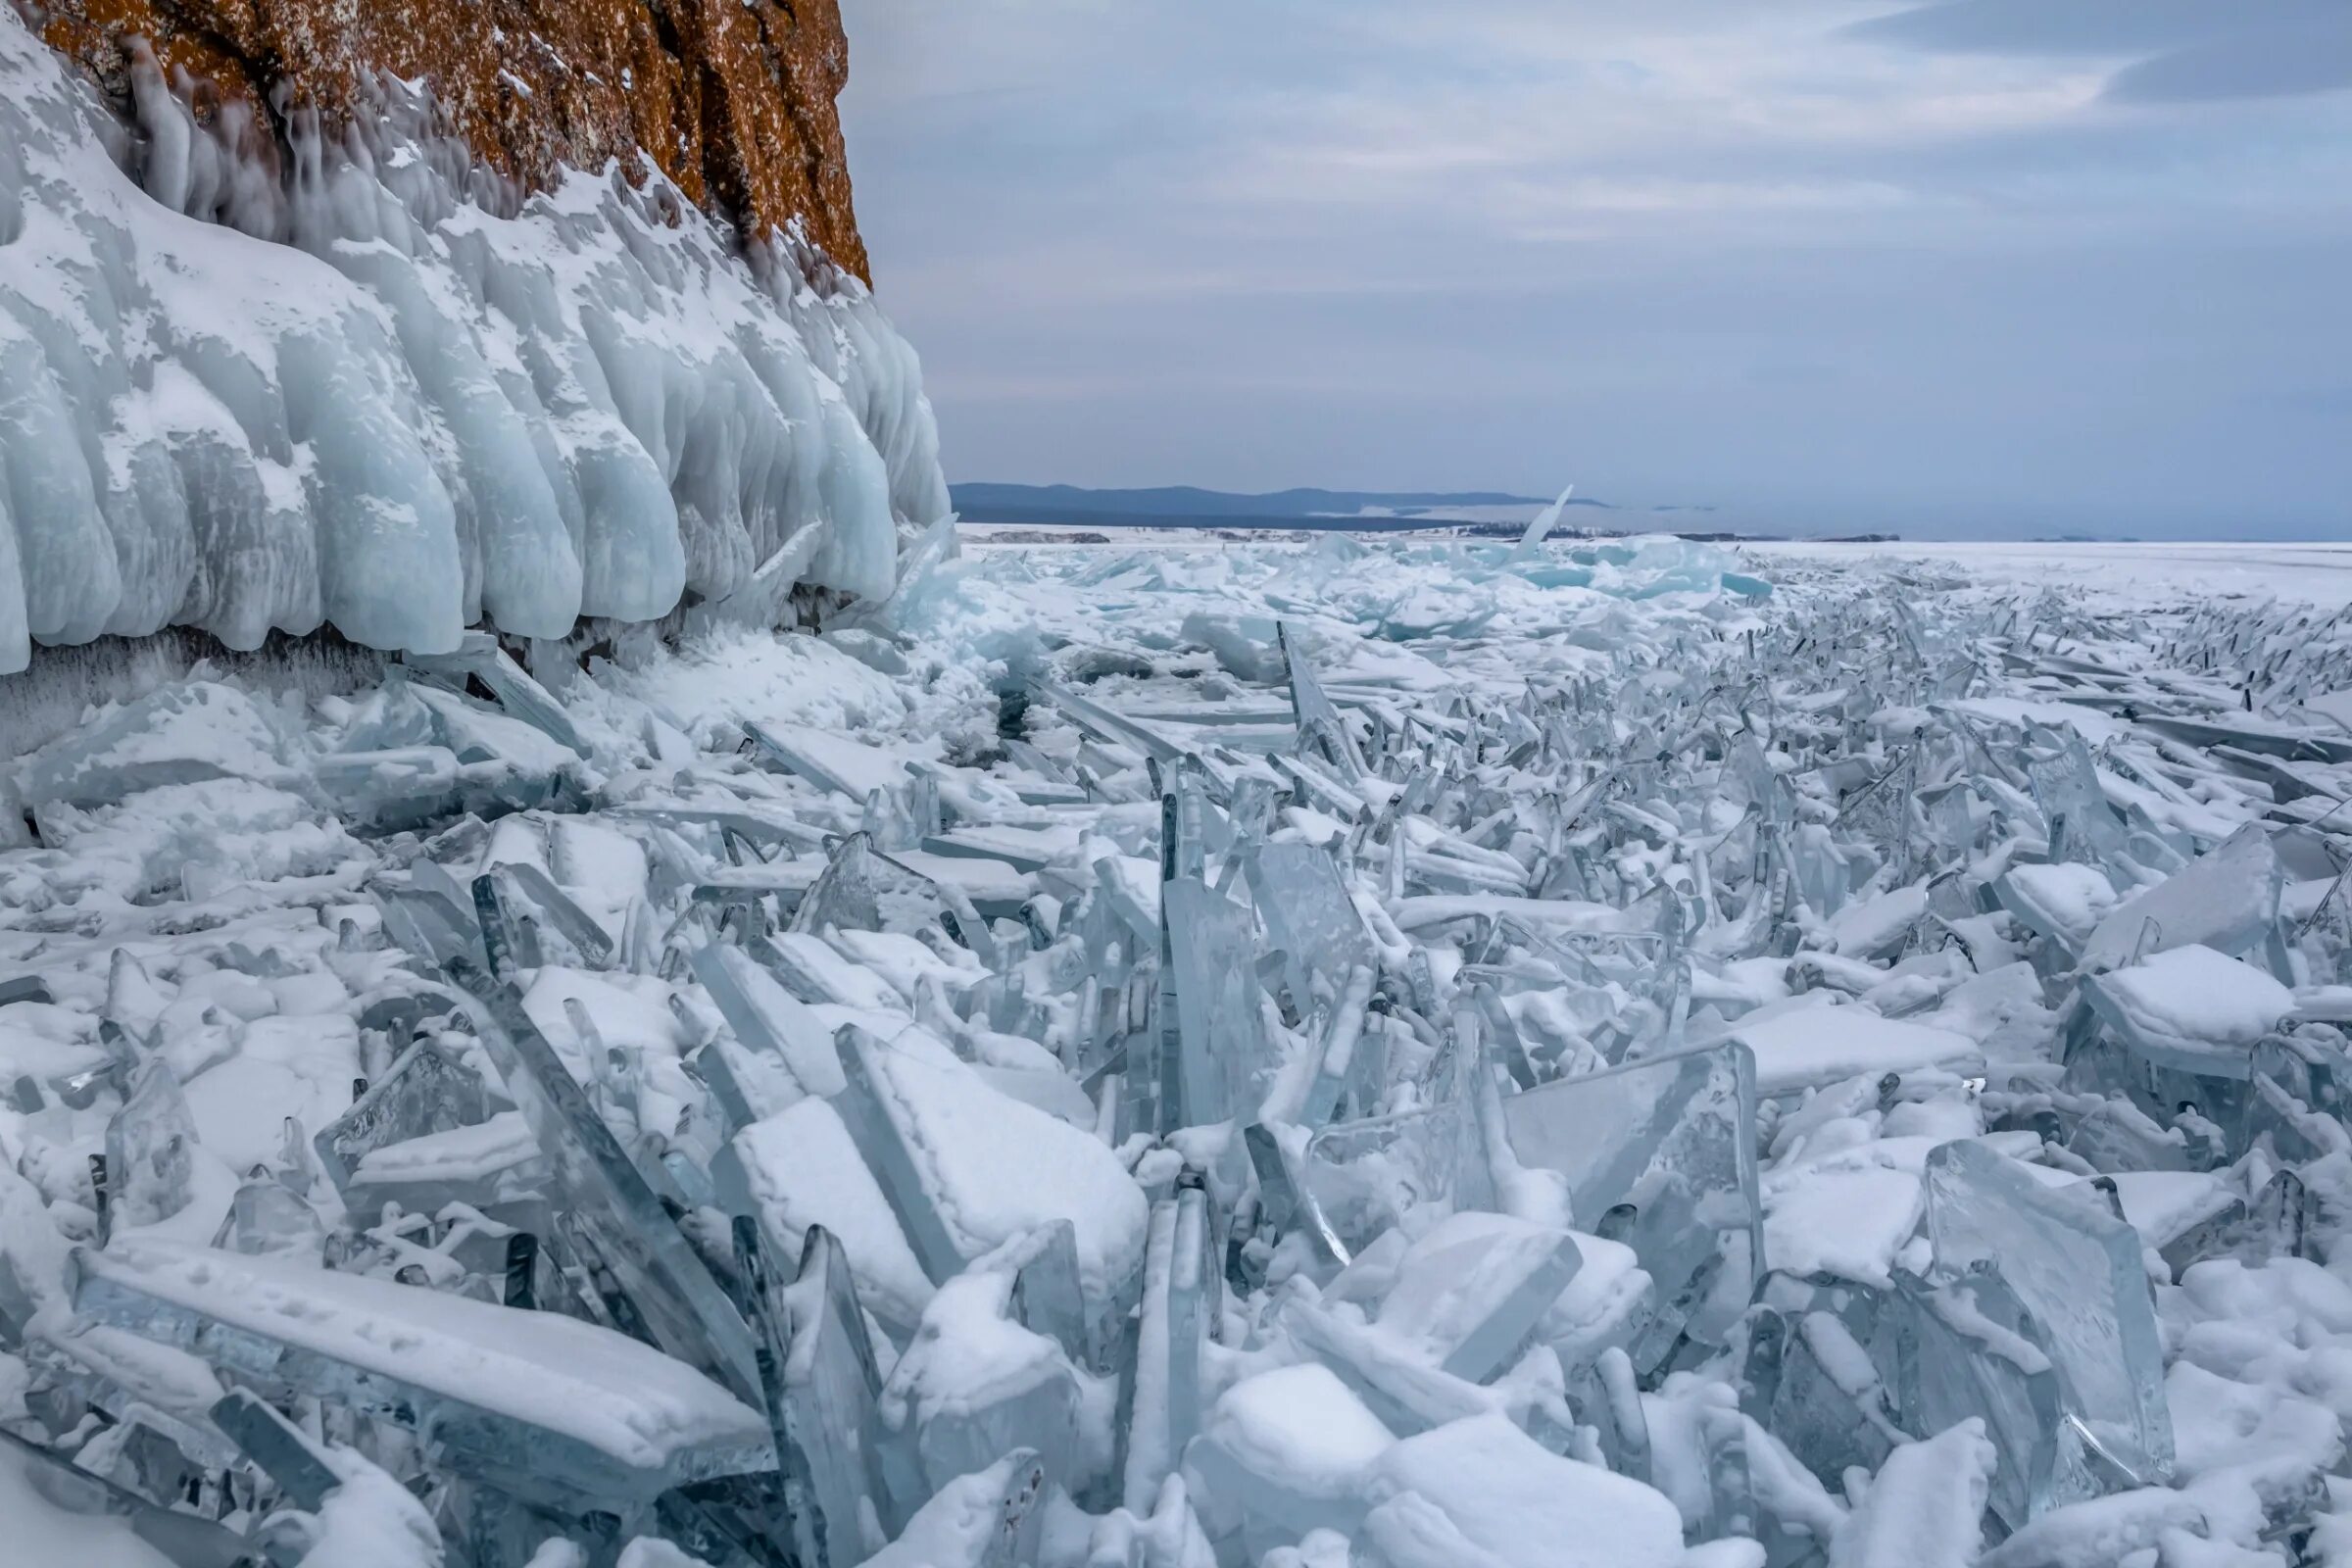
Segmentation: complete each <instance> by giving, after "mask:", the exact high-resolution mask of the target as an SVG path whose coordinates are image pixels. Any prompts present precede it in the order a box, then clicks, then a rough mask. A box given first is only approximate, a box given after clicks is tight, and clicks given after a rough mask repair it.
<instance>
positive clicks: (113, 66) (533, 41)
mask: <svg viewBox="0 0 2352 1568" xmlns="http://www.w3.org/2000/svg"><path fill="white" fill-rule="evenodd" d="M35 19H36V21H37V22H38V24H39V25H40V26H41V30H42V33H43V35H44V36H45V37H46V38H47V39H48V41H49V43H50V44H51V45H52V46H53V47H55V48H57V49H59V50H61V51H63V52H64V53H66V54H67V55H69V56H71V57H72V58H73V59H74V60H75V61H77V62H79V63H80V64H81V66H82V67H83V68H84V69H85V70H86V71H87V73H89V74H90V76H91V77H92V78H93V79H94V80H95V81H96V82H97V84H98V86H99V87H100V89H101V90H102V91H104V92H106V93H107V94H108V95H110V96H111V97H112V98H113V99H114V100H115V101H116V103H117V105H118V107H120V108H122V109H123V111H124V113H125V118H126V119H135V118H136V117H135V116H133V115H132V114H131V109H132V104H133V100H134V99H135V98H136V96H137V95H138V93H139V91H140V90H141V88H142V86H145V87H146V89H147V90H150V91H152V90H155V88H156V87H158V86H160V87H161V88H162V89H163V90H168V91H170V92H172V93H173V94H174V95H176V96H177V97H179V98H180V99H181V100H182V101H183V102H184V103H185V104H186V105H187V107H189V108H190V109H192V110H193V111H194V113H195V115H196V119H197V121H198V123H199V124H201V125H205V126H207V127H208V128H212V129H213V130H214V132H215V134H216V135H219V134H221V131H222V129H223V128H224V127H225V128H227V129H229V130H231V131H232V132H233V137H234V139H235V140H236V141H237V142H238V143H239V144H240V145H239V151H240V152H242V153H243V154H244V155H246V156H247V157H248V158H251V159H255V160H259V161H262V162H264V163H269V162H271V161H275V160H279V159H282V158H283V157H285V156H286V149H287V146H288V138H287V137H286V135H285V128H286V123H287V118H288V117H289V116H293V115H302V114H309V113H316V114H317V115H319V117H320V120H321V122H322V123H323V125H324V127H325V128H326V129H327V131H328V132H329V134H330V136H331V135H332V134H333V132H334V131H335V129H336V128H337V126H338V125H339V124H340V123H346V122H348V121H349V120H350V119H351V118H352V117H353V116H354V115H355V114H363V113H365V112H366V109H367V107H368V105H369V104H370V103H372V102H374V101H375V100H376V99H377V98H378V97H379V96H380V91H381V81H382V76H383V75H387V74H388V75H392V76H397V77H400V78H402V79H404V80H408V81H417V80H419V79H421V80H423V81H425V82H427V83H429V84H430V86H431V89H432V92H433V95H434V97H435V99H436V100H437V101H438V105H439V110H440V112H441V114H442V115H444V116H445V117H446V120H447V123H448V127H449V129H451V130H452V131H454V132H455V133H456V134H457V135H458V136H460V137H462V138H463V139H464V141H465V142H466V144H467V145H468V146H470V147H471V148H472V150H473V152H474V153H475V154H476V156H478V157H479V158H480V159H481V160H482V161H483V162H484V163H485V164H486V165H487V166H488V167H489V168H490V169H492V170H494V171H496V172H499V173H501V174H503V175H505V176H507V177H508V178H510V179H512V180H513V181H515V184H516V185H518V186H520V187H522V188H537V187H541V186H543V185H544V184H545V183H546V182H547V181H549V180H550V179H551V178H553V177H554V176H555V175H556V172H557V171H558V169H559V168H560V167H561V166H563V165H566V164H568V165H571V166H573V167H575V168H586V169H595V168H598V167H600V166H601V165H602V164H603V163H604V162H605V160H606V159H608V158H610V157H614V156H620V155H625V154H627V153H629V152H631V151H633V150H642V151H643V152H645V153H646V154H648V155H650V156H651V157H652V159H653V160H654V162H655V163H657V164H658V165H659V166H660V167H661V169H662V172H664V173H666V174H667V175H668V176H669V177H670V178H671V179H672V180H674V181H676V183H677V184H678V186H679V187H680V188H681V189H682V190H684V191H685V192H686V194H687V195H688V196H690V197H691V198H692V199H693V200H695V201H697V202H699V203H701V204H703V205H704V206H705V207H706V208H708V209H709V210H710V211H711V212H712V213H713V214H715V215H717V216H720V217H723V218H725V219H727V220H728V221H732V222H734V223H736V224H737V225H738V226H739V227H741V228H743V229H745V230H747V231H749V232H751V233H755V234H757V233H764V232H765V231H766V230H767V229H768V228H770V227H776V226H783V225H787V224H789V223H791V222H792V221H794V220H796V219H797V220H799V221H800V222H801V223H802V224H803V225H805V227H806V230H807V233H808V236H809V238H810V239H811V240H813V241H815V242H816V243H817V245H819V246H820V247H822V249H823V250H824V251H825V252H826V253H827V254H828V255H830V256H831V257H832V259H833V260H834V261H835V262H837V263H839V264H840V265H841V266H843V267H846V268H848V269H849V270H852V271H854V272H856V273H858V275H859V276H860V277H865V276H866V275H867V266H866V257H865V247H864V246H863V244H862V243H860V241H859V240H858V224H857V218H856V215H855V214H854V213H853V211H852V210H851V205H850V177H849V168H848V165H847V162H846V161H845V159H844V156H843V151H842V140H841V124H840V121H839V119H838V118H837V116H836V114H835V111H834V98H835V96H836V95H837V94H838V93H839V92H840V91H841V87H842V84H843V82H844V81H845V80H846V79H847V76H848V72H849V49H848V45H847V41H846V39H845V37H844V35H843V32H842V25H841V10H840V6H839V4H838V0H44V3H40V4H38V5H37V7H36V8H35ZM142 74H144V75H145V76H146V78H147V80H146V82H144V83H142V81H141V80H140V78H141V76H142Z"/></svg>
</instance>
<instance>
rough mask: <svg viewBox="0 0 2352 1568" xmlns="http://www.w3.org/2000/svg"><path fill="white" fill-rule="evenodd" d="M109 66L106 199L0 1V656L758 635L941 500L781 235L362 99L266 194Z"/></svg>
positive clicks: (651, 185)
mask: <svg viewBox="0 0 2352 1568" xmlns="http://www.w3.org/2000/svg"><path fill="white" fill-rule="evenodd" d="M142 69H143V70H145V71H147V72H148V73H152V69H153V68H152V65H151V64H150V65H148V66H146V67H143V68H142ZM139 86H140V87H141V89H142V91H141V92H140V94H139V103H140V108H141V113H142V117H143V120H144V121H145V122H146V123H145V130H146V135H147V141H148V147H147V149H146V153H145V157H144V159H143V163H142V167H141V171H140V179H141V183H133V181H132V179H131V178H130V176H129V175H128V174H126V173H125V172H123V170H122V169H120V168H118V167H117V165H116V163H115V161H114V159H113V158H112V157H111V156H110V154H109V151H108V141H109V139H110V137H111V138H113V139H116V140H120V139H121V137H122V135H123V132H122V131H121V129H120V128H119V127H117V126H115V125H114V124H113V123H112V122H111V121H110V120H108V119H107V118H106V116H105V115H104V112H103V111H102V110H100V109H98V108H97V107H96V106H95V104H94V103H93V102H91V101H89V100H88V99H87V97H86V95H85V94H84V93H83V92H82V91H81V90H80V89H79V88H78V87H77V86H76V84H75V83H74V82H73V80H72V79H70V77H69V76H68V74H67V69H66V67H65V66H64V65H63V64H62V63H61V62H60V61H59V60H58V59H57V58H56V57H55V56H53V55H52V54H51V53H50V52H49V51H48V50H47V49H45V48H44V47H42V45H41V44H40V42H39V41H38V40H37V39H36V38H34V37H33V36H32V34H31V33H30V32H29V31H27V30H26V27H25V24H24V23H23V22H22V21H21V20H20V18H19V17H18V16H17V15H16V13H15V11H14V10H13V9H11V10H8V11H7V12H6V13H5V14H0V388H4V389H5V391H4V392H0V674H6V673H8V672H11V671H14V670H21V669H23V668H25V664H26V662H27V661H28V659H29V657H30V650H31V648H32V646H33V645H34V644H36V643H38V644H79V643H87V642H89V641H91V640H92V639H94V638H97V637H101V636H122V637H137V636H142V635H145V634H147V633H151V632H154V631H156V630H158V629H159V628H162V627H165V626H172V625H183V626H193V627H198V628H201V629H202V630H204V631H206V632H209V633H211V634H212V635H213V636H215V637H217V638H219V639H220V640H221V642H222V643H224V644H226V645H227V646H228V647H230V648H232V649H252V648H257V647H259V646H260V645H261V644H262V642H263V640H264V639H265V638H266V637H267V636H268V635H269V634H270V632H272V631H283V632H288V633H295V634H300V633H307V632H311V631H314V630H316V629H318V628H319V627H320V626H322V625H325V626H331V627H333V628H334V629H335V630H336V631H338V632H340V633H342V634H343V635H344V636H345V637H347V638H349V639H351V640H352V641H354V642H358V643H363V644H366V645H368V646H369V647H372V648H379V649H386V650H396V651H400V652H406V653H417V654H438V653H448V652H450V651H452V650H454V649H455V648H456V647H457V646H458V642H459V637H460V634H461V632H463V631H464V630H465V628H466V627H468V626H473V625H478V624H484V623H487V624H490V625H494V626H495V627H497V628H498V629H500V630H503V631H505V632H508V633H512V634H514V635H516V636H520V637H550V638H552V637H563V636H564V635H566V634H568V633H569V632H570V631H571V629H572V627H573V625H574V623H575V622H576V621H578V620H580V619H581V618H582V617H584V616H585V617H601V618H610V619H613V620H618V621H624V622H626V621H648V620H658V619H661V618H662V617H663V616H666V615H668V614H669V613H671V612H672V611H674V610H676V609H677V608H678V607H679V606H680V605H681V604H682V603H686V604H700V603H709V604H712V605H723V604H729V603H730V602H731V603H732V604H733V606H734V608H735V609H737V610H742V611H745V612H746V613H748V614H749V616H750V617H751V618H753V619H755V620H757V621H759V622H760V623H762V624H772V623H773V622H774V619H775V614H774V612H775V600H776V596H777V595H778V593H779V592H780V591H781V590H782V589H788V588H790V587H791V586H792V584H793V583H794V582H795V581H802V582H807V583H809V584H813V585H815V586H818V587H823V588H831V589H837V590H840V591H842V592H844V593H848V594H854V595H858V596H861V597H864V598H874V599H878V598H881V597H883V596H886V595H887V594H888V593H889V592H890V590H891V588H892V586H893V584H894V582H895V579H896V570H897V560H898V555H899V551H900V546H901V543H902V539H901V534H902V532H905V533H906V534H907V537H908V538H909V539H911V538H912V537H913V534H914V532H915V531H916V530H919V529H920V528H922V527H924V526H927V525H929V524H930V523H932V522H933V521H934V520H936V519H938V518H939V517H941V516H943V515H945V514H946V513H947V508H948V503H947V491H946V486H945V483H944V482H943V480H942V479H941V477H940V471H939V463H938V441H937V435H936V431H935V429H934V426H933V423H932V417H931V411H930V406H929V404H928V403H927V402H926V401H925V400H924V398H923V395H922V390H921V384H920V372H919V369H918V368H917V366H916V363H915V358H914V355H913V353H912V351H911V350H910V349H908V348H907V344H906V343H905V342H904V341H903V340H902V339H901V338H900V337H899V336H898V334H897V333H896V332H895V331H894V330H893V329H892V328H891V326H890V324H889V322H888V321H887V320H885V319H883V318H882V317H881V315H880V314H879V313H878V312H877V311H876V309H875V307H874V305H873V302H872V299H871V297H870V296H869V295H868V294H867V293H866V291H865V289H864V287H863V285H861V284H860V283H858V280H857V279H855V278H854V277H850V276H848V275H847V274H845V273H842V272H840V271H839V270H835V269H833V268H831V267H830V265H829V264H827V263H825V262H823V260H822V258H821V257H818V256H816V255H815V254H814V253H813V252H811V251H809V249H807V248H806V247H805V246H804V245H802V243H801V242H800V241H799V239H798V238H797V237H796V236H793V235H790V234H783V233H778V234H772V235H769V236H764V237H761V236H753V237H752V239H751V242H750V243H749V245H748V247H747V250H748V259H747V258H746V257H745V256H742V255H738V254H737V252H736V247H735V245H734V243H733V241H732V240H731V239H730V238H729V237H728V236H726V235H724V234H722V233H721V232H720V231H719V230H718V229H717V228H716V227H715V226H714V225H713V224H712V222H711V221H710V220H708V219H707V218H705V217H704V216H703V215H702V214H701V213H700V212H699V211H698V210H697V209H696V208H695V207H694V206H693V205H692V204H691V203H689V202H687V201H685V200H684V199H683V198H682V197H681V196H680V195H679V194H678V192H677V191H676V189H675V188H674V187H672V186H670V185H669V184H667V183H666V182H665V181H664V180H663V179H662V176H661V175H660V174H658V173H653V174H650V175H648V176H647V177H646V178H645V179H644V180H643V182H642V183H641V184H636V185H632V184H631V183H630V182H629V180H627V179H625V178H623V177H622V171H621V170H620V169H619V168H618V167H617V166H614V167H613V168H609V169H607V170H603V171H573V172H571V173H570V175H569V177H567V178H565V179H564V181H563V182H562V183H561V185H560V186H559V187H558V188H557V189H556V190H554V191H553V192H551V193H548V194H545V195H539V196H533V197H531V198H529V199H528V200H521V199H519V198H517V197H516V196H515V195H514V194H513V193H512V192H508V191H505V190H503V189H501V188H500V187H498V186H497V184H496V182H495V181H490V180H486V179H485V178H484V177H482V176H481V175H480V174H479V173H478V172H474V171H471V170H469V168H468V164H467V160H466V155H465V153H464V151H463V148H462V147H460V146H459V145H458V144H456V143H454V142H452V141H449V140H448V139H446V138H444V137H440V136H438V135H436V132H435V123H434V117H433V112H432V106H431V104H430V102H429V101H428V100H426V99H425V98H424V97H423V95H422V94H421V92H420V91H418V90H417V89H414V88H411V87H408V86H406V85H404V84H402V83H399V82H391V81H388V82H386V83H384V85H383V92H384V96H385V103H384V104H383V106H382V114H381V116H380V117H379V118H378V119H377V120H375V121H372V122H365V123H363V125H362V126H361V127H360V129H358V130H355V131H354V132H353V134H352V135H350V136H349V137H346V138H341V139H337V140H330V139H328V138H325V137H323V136H322V135H321V134H320V132H319V129H318V128H317V126H316V125H315V124H310V123H296V124H294V125H293V126H292V127H291V134H292V135H293V137H294V148H295V156H294V164H295V167H294V170H293V172H292V174H291V181H290V184H289V185H288V186H287V187H285V188H284V189H282V190H281V189H279V188H278V187H277V186H276V185H275V183H274V180H273V178H272V176H270V174H267V173H263V172H258V171H257V170H255V169H252V168H246V167H243V166H240V165H238V164H237V163H236V162H235V160H234V159H233V158H231V157H229V156H228V155H226V154H225V153H223V151H222V146H223V144H222V143H221V142H220V141H217V140H216V139H215V138H214V137H212V136H211V135H210V134H208V133H206V132H205V131H203V130H201V129H199V128H198V127H197V126H196V125H195V124H194V123H193V121H192V120H190V119H189V118H188V111H187V110H186V109H185V108H184V107H183V106H182V105H181V103H180V102H179V100H178V99H177V98H175V97H173V96H172V94H171V93H170V92H168V91H166V90H165V89H164V86H163V84H162V82H161V80H160V78H158V79H154V80H148V79H147V78H146V77H145V76H142V77H141V79H140V81H139ZM256 180H259V181H261V184H262V186H263V187H265V188H263V189H261V190H257V189H255V188H254V186H255V181H256ZM142 184H143V187H144V188H143V189H142V188H141V187H142ZM183 215H196V216H183ZM216 216H218V217H219V218H220V219H221V221H220V222H213V221H204V220H208V219H211V218H214V217H216ZM257 235H260V236H265V237H256V236H257ZM763 566H764V567H767V568H769V569H768V570H767V571H766V572H765V573H764V574H763V573H762V570H761V568H762V567H763ZM779 577H781V579H782V580H781V582H778V581H777V578H779Z"/></svg>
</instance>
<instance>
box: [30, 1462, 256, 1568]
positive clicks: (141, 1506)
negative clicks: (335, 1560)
mask: <svg viewBox="0 0 2352 1568" xmlns="http://www.w3.org/2000/svg"><path fill="white" fill-rule="evenodd" d="M0 1452H7V1453H13V1454H14V1455H16V1456H17V1457H18V1458H20V1459H22V1460H23V1461H24V1462H25V1467H26V1469H27V1470H28V1471H30V1472H31V1477H32V1478H37V1479H34V1485H35V1486H36V1487H37V1488H38V1489H39V1491H40V1494H41V1495H42V1496H43V1497H45V1498H47V1499H48V1500H49V1501H50V1502H52V1503H54V1504H56V1505H57V1506H58V1507H60V1508H63V1509H65V1510H66V1511H68V1512H70V1513H76V1514H83V1515H87V1516H92V1517H111V1518H117V1519H123V1520H125V1521H127V1523H128V1526H129V1529H130V1533H131V1534H132V1535H134V1536H136V1537H137V1538H138V1539H139V1540H140V1541H141V1542H143V1543H145V1544H147V1545H149V1546H151V1547H153V1548H154V1549H155V1550H156V1552H157V1553H158V1554H160V1555H161V1556H162V1557H163V1558H164V1559H165V1560H166V1561H168V1562H172V1563H174V1564H176V1565H177V1568H251V1564H252V1563H253V1560H254V1556H253V1543H252V1542H250V1541H248V1540H247V1539H246V1538H245V1537H243V1536H241V1535H238V1534H237V1533H236V1532H235V1531H233V1530H230V1529H228V1528H227V1527H226V1526H224V1525H220V1524H216V1523H214V1522H213V1521H212V1520H210V1519H201V1518H198V1517H197V1516H196V1515H194V1514H192V1513H184V1512H181V1511H180V1510H179V1509H176V1508H168V1507H163V1506H160V1505H158V1504H157V1503H154V1502H151V1501H149V1500H148V1499H147V1498H145V1497H142V1496H140V1495H138V1494H137V1493H135V1492H132V1491H130V1490H129V1489H128V1488H126V1487H122V1486H118V1485H117V1484H115V1483H114V1482H112V1481H108V1480H105V1479H103V1478H101V1477H99V1476H95V1475H92V1474H91V1473H90V1472H89V1471H87V1470H84V1469H81V1468H79V1467H78V1466H76V1465H74V1464H73V1462H72V1461H71V1460H69V1459H67V1458H66V1457H65V1456H64V1455H63V1454H61V1453H59V1452H57V1451H55V1450H54V1449H50V1448H45V1447H42V1446H40V1445H38V1444H35V1443H31V1442H29V1441H27V1440H25V1438H22V1437H19V1436H18V1435H17V1434H16V1433H14V1432H11V1431H9V1430H8V1429H7V1428H6V1427H0Z"/></svg>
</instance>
